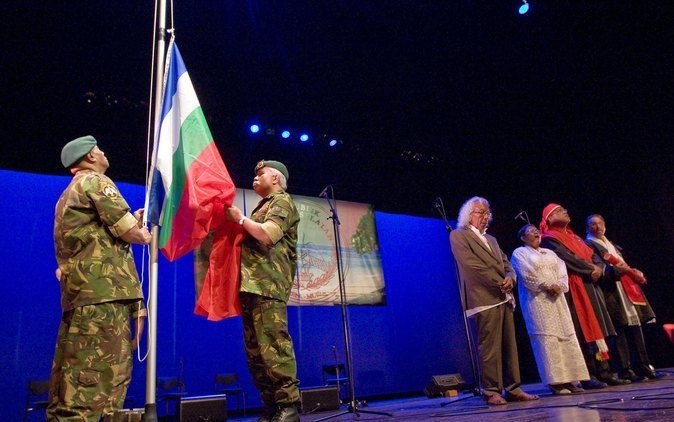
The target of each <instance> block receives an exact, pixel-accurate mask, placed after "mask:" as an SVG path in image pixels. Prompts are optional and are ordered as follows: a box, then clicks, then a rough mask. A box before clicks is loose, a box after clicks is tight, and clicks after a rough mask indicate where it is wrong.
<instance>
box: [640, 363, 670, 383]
mask: <svg viewBox="0 0 674 422" xmlns="http://www.w3.org/2000/svg"><path fill="white" fill-rule="evenodd" d="M636 372H638V374H639V375H642V376H644V377H646V378H648V379H651V380H656V379H658V378H662V377H664V376H665V373H664V372H658V371H654V370H653V369H651V367H650V366H642V367H640V368H637V371H636Z"/></svg>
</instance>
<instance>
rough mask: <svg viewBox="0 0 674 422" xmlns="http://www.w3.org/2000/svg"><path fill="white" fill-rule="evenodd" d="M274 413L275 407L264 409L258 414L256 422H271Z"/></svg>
mask: <svg viewBox="0 0 674 422" xmlns="http://www.w3.org/2000/svg"><path fill="white" fill-rule="evenodd" d="M275 413H276V408H275V407H265V408H264V409H262V413H260V417H259V418H257V422H271V420H272V418H273V417H274V414H275Z"/></svg>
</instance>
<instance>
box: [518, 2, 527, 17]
mask: <svg viewBox="0 0 674 422" xmlns="http://www.w3.org/2000/svg"><path fill="white" fill-rule="evenodd" d="M522 3H523V4H522V5H521V6H520V10H519V12H520V15H523V14H525V13H527V12H528V11H529V3H527V0H522Z"/></svg>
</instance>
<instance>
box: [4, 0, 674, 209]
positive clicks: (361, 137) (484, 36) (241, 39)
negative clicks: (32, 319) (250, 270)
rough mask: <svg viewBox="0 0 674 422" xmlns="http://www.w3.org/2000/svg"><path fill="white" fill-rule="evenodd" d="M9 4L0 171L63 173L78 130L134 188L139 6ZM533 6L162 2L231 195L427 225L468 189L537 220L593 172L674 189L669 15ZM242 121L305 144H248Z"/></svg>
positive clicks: (600, 4)
mask: <svg viewBox="0 0 674 422" xmlns="http://www.w3.org/2000/svg"><path fill="white" fill-rule="evenodd" d="M11 3H12V2H10V4H5V5H4V6H2V14H3V21H4V23H3V27H2V32H3V33H4V34H3V36H2V44H3V49H2V50H3V52H4V54H3V60H2V67H3V69H4V71H3V72H2V73H3V75H4V76H5V78H3V79H4V84H3V85H4V87H3V89H2V96H3V101H2V103H1V105H0V107H1V110H2V111H1V112H2V122H3V123H2V124H3V131H2V132H3V136H4V138H5V139H4V142H3V143H2V147H1V148H2V149H1V151H0V166H2V167H4V168H10V169H19V170H26V171H31V172H39V173H53V174H63V173H64V172H63V170H62V169H61V168H60V167H59V159H58V157H59V151H60V148H61V146H62V145H63V144H64V143H65V142H66V141H68V140H70V139H71V138H74V137H77V136H80V135H82V134H86V133H91V134H93V135H95V136H96V137H97V138H98V139H99V142H100V143H101V144H102V146H103V149H104V150H105V151H106V153H107V154H108V156H109V157H110V160H111V163H112V167H111V169H110V174H111V176H112V177H113V178H115V179H116V180H125V181H133V182H141V183H142V181H143V180H144V169H145V154H146V126H147V113H148V112H147V101H148V96H149V77H150V62H151V59H150V57H151V48H152V23H151V22H152V13H153V10H152V4H151V2H149V1H142V2H141V1H116V2H109V1H87V2H42V1H30V0H28V1H21V2H18V1H17V2H13V4H11ZM58 3H61V4H58ZM63 3H66V4H63ZM530 3H531V10H530V12H529V13H528V14H527V15H524V16H520V15H518V14H517V13H516V9H517V6H518V3H517V1H514V0H513V1H440V0H436V1H421V0H417V1H362V0H361V1H344V0H342V1H339V0H338V1H331V2H325V1H316V0H313V1H305V0H293V1H252V0H251V1H196V0H193V1H175V8H176V9H175V14H174V16H175V18H174V19H175V28H176V34H177V41H178V45H179V46H180V49H181V52H182V55H183V58H184V60H185V63H186V66H187V69H188V71H189V72H190V75H191V77H192V80H193V82H194V85H195V88H196V90H197V94H198V95H199V98H200V101H201V103H202V106H203V109H204V111H205V113H206V116H207V120H208V122H209V124H210V127H211V130H212V132H213V135H214V137H215V140H216V142H217V144H218V146H219V148H220V151H221V153H222V155H223V157H224V159H225V162H226V164H227V165H228V166H229V168H230V171H231V173H232V175H233V177H234V179H235V181H236V182H237V183H238V184H240V185H242V186H244V187H247V186H248V185H249V183H250V179H251V177H252V167H253V165H254V163H255V162H256V161H257V160H258V159H260V158H267V159H270V158H276V159H280V160H284V161H287V162H288V166H289V168H290V171H291V175H292V176H291V180H290V185H291V189H290V190H291V191H294V192H296V193H303V194H309V195H316V194H317V193H318V192H320V190H321V189H322V188H323V187H324V185H326V184H328V183H332V184H334V185H335V189H336V193H337V196H338V197H341V198H343V199H349V200H355V201H361V202H370V203H373V204H374V205H375V206H376V207H377V208H378V209H380V210H387V211H393V212H406V213H413V214H422V215H424V214H430V213H431V212H432V210H431V207H430V204H431V202H432V200H433V198H434V197H435V196H436V195H442V196H443V197H445V198H446V200H447V201H448V208H450V210H451V212H450V213H451V214H454V212H455V209H456V208H458V205H460V202H461V201H462V200H463V199H465V198H466V197H468V196H472V195H474V194H481V195H485V196H487V197H493V198H494V200H495V201H496V202H497V203H498V202H500V204H501V206H500V208H501V211H502V212H505V213H508V214H511V213H513V212H516V211H518V209H519V208H521V207H523V206H529V207H534V209H536V212H535V213H536V214H537V213H538V208H539V207H541V206H543V205H545V203H547V201H548V200H549V199H557V200H560V201H576V200H580V199H582V198H589V197H591V196H592V192H586V191H587V190H588V189H590V190H592V189H594V190H595V191H596V189H597V188H602V186H603V188H606V186H605V184H604V185H599V186H598V187H593V186H591V185H588V180H592V179H594V177H596V175H597V173H598V172H599V173H601V174H602V175H603V176H602V177H603V178H606V179H609V180H613V181H616V180H618V179H619V180H620V183H619V184H620V186H621V187H623V186H628V187H631V188H635V187H637V186H639V183H641V182H642V181H643V180H644V177H646V176H645V175H644V174H642V173H649V174H650V173H651V172H653V171H655V172H659V173H661V174H664V175H671V173H672V171H671V164H672V161H673V160H672V156H673V153H672V151H673V148H672V146H671V137H672V136H671V134H672V107H671V104H672V64H673V63H672V57H674V55H673V54H672V53H674V51H673V48H672V47H673V44H674V41H673V40H674V37H673V35H674V30H673V29H672V28H673V25H672V24H673V23H674V20H673V19H672V18H673V17H674V13H673V8H672V2H667V1H640V2H635V1H634V2H622V1H621V2H615V1H601V0H592V1H583V2H580V1H579V2H572V1H556V2H551V1H535V0H534V1H531V2H530ZM87 93H88V94H87ZM253 119H259V121H261V122H262V123H263V125H264V126H265V127H274V128H277V129H280V128H285V127H290V128H292V129H296V130H299V129H306V130H308V131H309V132H310V133H311V134H312V136H313V138H314V140H313V142H312V145H308V146H307V145H297V142H294V143H293V142H291V143H290V145H288V143H282V142H281V141H279V140H278V137H266V136H259V137H257V138H256V139H253V138H251V137H250V136H249V135H248V134H247V133H246V127H247V124H248V123H249V122H250V121H252V120H253ZM324 135H325V136H328V137H329V136H338V137H339V138H341V139H342V140H343V141H344V145H343V148H341V149H340V150H336V151H328V150H327V149H326V148H325V147H324V146H323V145H322V142H321V140H322V137H323V136H324ZM626 172H627V173H629V175H630V176H629V177H628V176H626V175H625V173H626ZM603 188H602V189H603ZM625 189H626V188H625ZM600 190H601V189H600ZM506 192H507V195H504V193H506ZM532 211H533V210H532Z"/></svg>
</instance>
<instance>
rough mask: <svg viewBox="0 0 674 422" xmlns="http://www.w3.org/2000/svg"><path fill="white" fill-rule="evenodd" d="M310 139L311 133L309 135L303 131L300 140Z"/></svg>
mask: <svg viewBox="0 0 674 422" xmlns="http://www.w3.org/2000/svg"><path fill="white" fill-rule="evenodd" d="M308 140H309V135H307V134H306V133H303V134H302V136H300V141H302V142H306V141H308Z"/></svg>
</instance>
